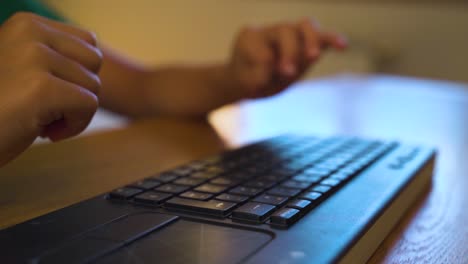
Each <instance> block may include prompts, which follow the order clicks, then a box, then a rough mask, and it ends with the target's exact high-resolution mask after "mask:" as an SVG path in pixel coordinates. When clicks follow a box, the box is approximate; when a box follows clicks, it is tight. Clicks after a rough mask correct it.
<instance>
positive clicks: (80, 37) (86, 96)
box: [0, 13, 102, 166]
mask: <svg viewBox="0 0 468 264" xmlns="http://www.w3.org/2000/svg"><path fill="white" fill-rule="evenodd" d="M0 58H1V59H2V63H1V64H0V124H1V127H2V129H0V166H1V165H3V164H5V163H6V162H7V161H9V160H11V159H13V158H14V157H15V156H17V155H18V154H19V153H21V152H22V151H24V150H25V149H26V148H27V147H28V146H29V145H30V144H31V143H32V142H33V141H34V139H35V138H36V137H38V136H42V137H48V138H50V139H51V140H53V141H57V140H61V139H65V138H68V137H71V136H74V135H76V134H78V133H80V132H81V131H83V130H84V129H85V128H86V126H87V125H88V123H89V122H90V120H91V118H92V116H93V115H94V113H95V112H96V110H97V107H98V97H97V95H98V93H99V89H100V86H101V84H100V80H99V77H98V75H97V73H98V71H99V68H100V65H101V60H102V53H101V51H100V50H99V49H98V48H97V45H96V38H95V36H94V35H93V34H92V33H89V32H87V31H83V30H81V29H79V28H76V27H73V26H70V25H66V24H62V23H58V22H54V21H51V20H48V19H46V18H43V17H39V16H36V15H33V14H29V13H16V14H15V15H13V16H12V17H10V18H9V19H8V20H7V21H6V22H5V23H4V24H3V25H1V27H0Z"/></svg>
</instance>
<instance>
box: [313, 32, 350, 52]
mask: <svg viewBox="0 0 468 264" xmlns="http://www.w3.org/2000/svg"><path fill="white" fill-rule="evenodd" d="M320 44H321V46H322V48H327V47H329V46H331V47H333V48H335V49H336V50H344V49H346V48H347V47H348V41H347V39H346V37H344V36H343V35H341V34H337V33H332V32H322V33H321V34H320Z"/></svg>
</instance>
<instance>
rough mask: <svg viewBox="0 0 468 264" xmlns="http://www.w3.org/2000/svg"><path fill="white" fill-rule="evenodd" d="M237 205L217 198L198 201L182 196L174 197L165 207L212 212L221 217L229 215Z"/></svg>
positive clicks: (199, 212) (202, 212) (196, 211)
mask: <svg viewBox="0 0 468 264" xmlns="http://www.w3.org/2000/svg"><path fill="white" fill-rule="evenodd" d="M235 206H236V204H235V203H230V202H223V201H217V200H210V201H198V200H190V199H182V198H172V199H170V200H168V201H166V203H165V204H164V207H166V208H167V209H176V210H183V211H189V212H191V213H198V214H211V215H216V216H221V217H225V216H226V215H228V214H229V213H230V212H231V211H232V209H234V207H235Z"/></svg>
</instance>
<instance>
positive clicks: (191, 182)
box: [173, 177, 205, 186]
mask: <svg viewBox="0 0 468 264" xmlns="http://www.w3.org/2000/svg"><path fill="white" fill-rule="evenodd" d="M204 181H205V179H196V178H192V177H183V178H179V179H177V180H175V181H174V182H173V183H175V184H179V185H187V186H197V185H199V184H201V183H203V182H204Z"/></svg>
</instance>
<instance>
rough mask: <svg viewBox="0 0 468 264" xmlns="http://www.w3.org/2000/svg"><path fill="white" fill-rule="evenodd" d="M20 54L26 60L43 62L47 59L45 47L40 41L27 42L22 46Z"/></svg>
mask: <svg viewBox="0 0 468 264" xmlns="http://www.w3.org/2000/svg"><path fill="white" fill-rule="evenodd" d="M22 54H23V56H24V57H25V59H26V60H27V61H33V62H39V63H41V62H45V61H46V60H47V47H46V46H45V45H44V44H43V43H40V42H36V41H33V42H29V43H27V44H26V45H25V47H24V48H23V53H22Z"/></svg>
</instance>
